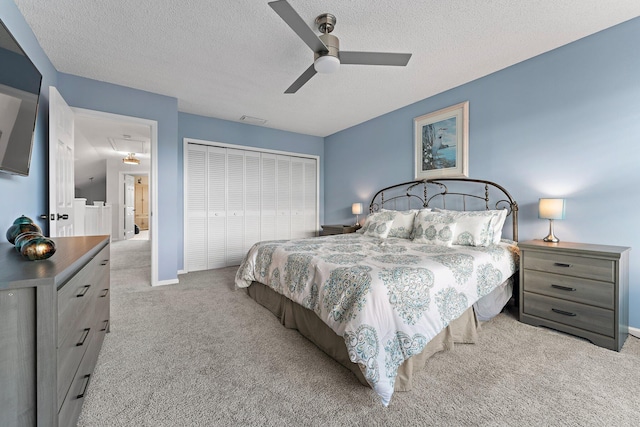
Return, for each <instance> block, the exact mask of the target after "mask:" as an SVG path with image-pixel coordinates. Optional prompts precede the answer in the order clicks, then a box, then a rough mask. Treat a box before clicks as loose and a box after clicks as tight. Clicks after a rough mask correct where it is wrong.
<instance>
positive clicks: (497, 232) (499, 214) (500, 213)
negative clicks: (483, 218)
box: [489, 209, 507, 245]
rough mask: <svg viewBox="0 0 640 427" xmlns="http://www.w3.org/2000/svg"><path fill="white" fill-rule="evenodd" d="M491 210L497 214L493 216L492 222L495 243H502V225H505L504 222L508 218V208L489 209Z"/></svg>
mask: <svg viewBox="0 0 640 427" xmlns="http://www.w3.org/2000/svg"><path fill="white" fill-rule="evenodd" d="M489 212H493V213H494V214H495V216H494V218H493V224H492V228H493V244H495V245H497V244H498V243H500V240H501V239H502V227H504V222H505V221H506V219H507V210H506V209H499V210H495V211H489Z"/></svg>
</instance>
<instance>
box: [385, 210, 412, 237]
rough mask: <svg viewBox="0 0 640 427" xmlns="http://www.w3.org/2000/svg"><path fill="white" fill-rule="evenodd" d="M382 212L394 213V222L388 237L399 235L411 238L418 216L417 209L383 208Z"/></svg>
mask: <svg viewBox="0 0 640 427" xmlns="http://www.w3.org/2000/svg"><path fill="white" fill-rule="evenodd" d="M380 212H381V213H390V214H392V215H393V224H392V225H391V231H389V236H388V237H399V238H401V239H410V238H411V233H412V231H413V220H414V219H415V217H416V213H417V212H418V210H417V209H410V210H408V211H391V210H387V209H382V210H381V211H380Z"/></svg>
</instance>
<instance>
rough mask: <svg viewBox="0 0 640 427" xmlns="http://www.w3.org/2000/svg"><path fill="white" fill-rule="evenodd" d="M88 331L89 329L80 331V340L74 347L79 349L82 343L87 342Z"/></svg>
mask: <svg viewBox="0 0 640 427" xmlns="http://www.w3.org/2000/svg"><path fill="white" fill-rule="evenodd" d="M90 330H91V328H86V329H85V330H84V331H82V338H80V341H79V342H78V343H77V344H76V347H80V346H83V345H84V342H85V341H86V340H87V337H88V336H89V331H90Z"/></svg>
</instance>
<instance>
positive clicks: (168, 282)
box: [153, 279, 180, 286]
mask: <svg viewBox="0 0 640 427" xmlns="http://www.w3.org/2000/svg"><path fill="white" fill-rule="evenodd" d="M178 283H180V281H179V280H178V279H168V280H160V281H158V282H156V283H155V284H154V285H153V286H167V285H176V284H178Z"/></svg>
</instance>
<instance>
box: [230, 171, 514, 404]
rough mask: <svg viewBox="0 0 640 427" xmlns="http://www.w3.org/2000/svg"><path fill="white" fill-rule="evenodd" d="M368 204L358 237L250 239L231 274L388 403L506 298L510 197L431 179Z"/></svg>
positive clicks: (498, 189)
mask: <svg viewBox="0 0 640 427" xmlns="http://www.w3.org/2000/svg"><path fill="white" fill-rule="evenodd" d="M369 212H370V213H369V215H368V216H367V218H366V220H365V221H364V224H363V225H362V228H361V229H360V230H358V232H357V233H353V234H343V235H334V236H323V237H312V238H300V239H293V240H287V241H266V242H259V243H257V244H255V245H254V246H253V247H252V248H251V249H250V250H249V252H248V253H247V255H246V256H245V258H244V259H243V261H242V263H241V265H240V267H239V269H238V272H237V274H236V280H235V282H236V286H238V287H240V288H246V289H247V292H248V293H249V295H250V296H251V297H252V298H254V299H255V300H256V301H257V302H258V303H259V304H261V305H263V306H265V307H266V308H268V309H269V310H270V311H272V312H273V313H274V314H275V315H276V316H277V317H278V318H280V320H281V322H282V324H283V325H285V326H286V327H289V328H295V329H297V330H298V331H300V333H301V334H302V335H304V336H305V337H307V338H308V339H309V340H311V341H312V342H313V343H315V344H316V345H317V346H318V347H319V348H321V349H322V350H323V351H325V352H326V353H327V354H328V355H329V356H331V357H333V358H334V359H335V360H336V361H338V362H339V363H341V364H342V365H343V366H345V367H347V368H348V369H350V370H351V371H352V372H353V373H354V374H355V375H356V377H357V378H358V379H359V380H360V382H362V383H363V384H366V385H369V386H370V387H371V388H373V390H374V391H375V392H376V393H377V394H378V395H379V396H380V398H381V401H382V403H383V404H384V405H385V406H387V405H388V404H389V402H390V401H391V397H392V395H393V392H394V391H408V390H410V389H411V387H412V382H413V377H414V374H415V373H416V372H418V371H420V370H421V368H422V367H423V366H424V364H425V362H426V360H427V359H428V358H429V357H430V356H432V355H433V354H435V353H436V352H439V351H442V350H447V349H451V348H452V347H453V345H454V343H473V342H475V341H476V339H477V334H478V331H479V328H480V320H488V319H490V318H491V317H493V316H495V315H496V314H497V313H499V312H500V311H501V310H502V308H503V307H504V306H505V304H506V303H507V302H508V301H509V299H510V298H511V296H512V293H513V291H512V289H513V286H514V280H515V277H516V276H517V275H516V271H517V266H518V250H517V239H518V222H517V214H518V205H517V203H516V202H515V201H514V200H513V198H512V197H511V196H510V195H509V193H508V192H507V191H506V190H505V189H504V188H503V187H502V186H500V185H498V184H496V183H493V182H490V181H485V180H476V179H468V178H440V179H434V180H421V181H411V182H405V183H402V184H397V185H393V186H390V187H387V188H384V189H382V190H380V191H378V192H377V193H376V194H375V195H374V197H373V198H372V200H371V203H370V205H369ZM508 217H510V218H511V221H510V222H508V221H506V219H507V218H508ZM505 235H507V236H508V237H509V238H504V237H505Z"/></svg>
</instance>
